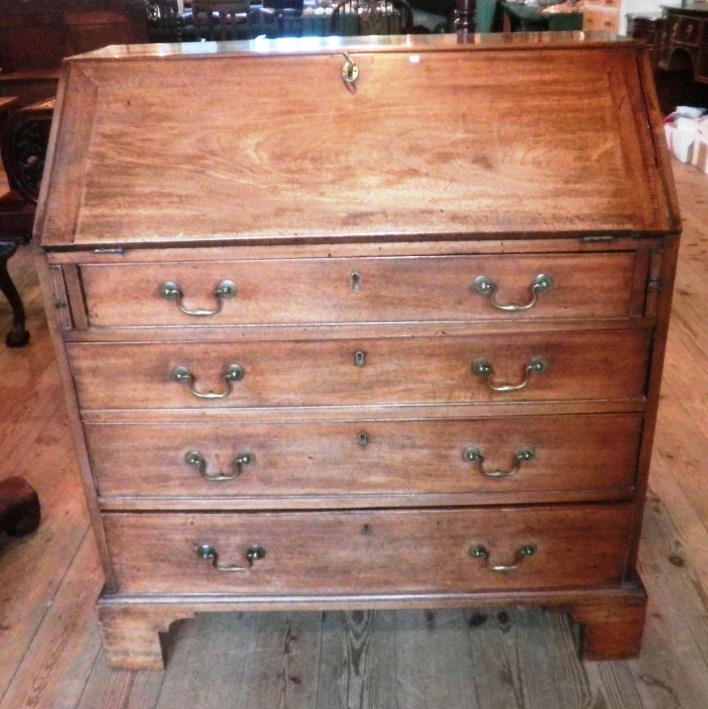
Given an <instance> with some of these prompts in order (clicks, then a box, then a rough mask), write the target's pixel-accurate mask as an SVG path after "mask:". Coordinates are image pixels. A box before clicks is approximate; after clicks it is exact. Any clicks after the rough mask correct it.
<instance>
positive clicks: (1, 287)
mask: <svg viewBox="0 0 708 709" xmlns="http://www.w3.org/2000/svg"><path fill="white" fill-rule="evenodd" d="M17 246H18V243H17V242H16V241H0V291H2V294H3V295H4V296H5V297H6V298H7V300H8V302H9V303H10V307H11V308H12V329H11V330H10V332H8V333H7V336H6V337H5V344H6V345H7V346H8V347H24V346H25V345H26V344H27V343H28V342H29V339H30V334H29V332H27V330H26V329H25V309H24V306H23V305H22V299H21V298H20V294H19V293H18V292H17V288H15V284H14V283H13V282H12V279H11V278H10V274H9V272H8V270H7V262H8V261H9V260H10V257H11V256H12V255H13V254H14V253H15V251H17Z"/></svg>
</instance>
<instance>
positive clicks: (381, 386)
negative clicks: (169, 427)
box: [67, 330, 649, 409]
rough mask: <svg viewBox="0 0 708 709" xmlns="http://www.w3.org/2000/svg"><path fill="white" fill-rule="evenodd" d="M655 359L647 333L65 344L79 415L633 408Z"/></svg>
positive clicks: (642, 391) (638, 331)
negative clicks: (592, 404) (573, 403)
mask: <svg viewBox="0 0 708 709" xmlns="http://www.w3.org/2000/svg"><path fill="white" fill-rule="evenodd" d="M648 349H649V334H648V333H647V332H646V331H643V330H628V331H623V330H620V331H614V330H613V331H600V332H580V333H560V334H559V333H552V332H549V333H534V334H528V335H523V336H521V335H487V336H479V337H439V338H434V337H421V338H401V337H394V338H388V339H385V340H384V339H378V340H364V339H362V340H356V341H354V340H327V341H302V342H241V343H206V344H196V343H184V342H182V343H180V342H171V343H154V344H153V343H135V344H112V343H111V344H107V343H72V344H69V345H68V346H67V350H68V352H69V356H70V361H71V366H72V371H73V374H74V379H75V383H76V389H77V392H78V398H79V403H80V406H81V407H83V408H84V409H121V408H128V409H131V408H138V409H151V408H158V409H159V408H173V407H174V408H225V407H268V406H269V407H280V406H336V405H349V404H352V405H376V404H401V403H435V404H442V403H465V402H472V403H477V402H489V401H550V400H558V399H565V400H573V399H585V400H588V399H590V400H594V399H600V400H627V399H632V400H634V399H641V398H642V397H643V396H644V386H645V370H646V364H647V358H648ZM539 369H541V370H545V371H542V372H540V373H538V372H537V370H539ZM525 382H527V384H526V385H525V386H524V387H523V388H520V389H516V390H512V391H503V392H499V391H495V390H493V389H492V388H491V387H497V388H499V387H503V386H512V387H521V386H522V385H523V384H524V383H525ZM198 395H202V396H201V397H200V396H198ZM204 395H216V396H221V397H222V398H210V399H205V398H202V397H203V396H204Z"/></svg>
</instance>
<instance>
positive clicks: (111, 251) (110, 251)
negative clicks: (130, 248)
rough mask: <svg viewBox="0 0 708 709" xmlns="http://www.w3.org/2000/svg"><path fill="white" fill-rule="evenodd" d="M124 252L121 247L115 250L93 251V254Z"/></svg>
mask: <svg viewBox="0 0 708 709" xmlns="http://www.w3.org/2000/svg"><path fill="white" fill-rule="evenodd" d="M124 251H125V249H123V247H121V246H117V247H116V248H113V249H94V250H93V253H95V254H122V253H123V252H124Z"/></svg>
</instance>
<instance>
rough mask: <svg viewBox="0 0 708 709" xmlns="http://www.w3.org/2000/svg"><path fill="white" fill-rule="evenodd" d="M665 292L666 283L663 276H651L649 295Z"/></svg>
mask: <svg viewBox="0 0 708 709" xmlns="http://www.w3.org/2000/svg"><path fill="white" fill-rule="evenodd" d="M663 290H664V283H663V281H662V280H661V276H650V277H649V280H648V281H647V293H661V291H663Z"/></svg>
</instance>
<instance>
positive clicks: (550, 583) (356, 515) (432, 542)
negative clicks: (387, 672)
mask: <svg viewBox="0 0 708 709" xmlns="http://www.w3.org/2000/svg"><path fill="white" fill-rule="evenodd" d="M631 512H632V508H631V506H630V505H626V504H606V505H599V504H597V505H572V506H553V507H551V506H546V507H513V508H512V507H507V508H485V509H479V508H454V509H427V510H418V509H409V510H380V511H344V512H343V511H338V512H270V513H265V512H252V513H251V512H239V513H206V514H192V513H169V514H168V513H164V514H161V513H123V512H113V513H106V514H104V516H103V519H104V525H105V530H106V535H107V539H108V545H109V548H110V549H111V556H112V563H113V571H114V574H115V579H116V584H117V589H116V590H117V591H119V592H121V593H236V594H250V593H269V594H284V595H288V594H308V593H317V594H330V593H331V594H343V593H346V594H359V593H360V594H366V593H396V592H429V593H436V592H440V593H444V592H462V591H477V590H479V591H483V590H495V589H544V588H552V587H553V588H559V587H560V588H575V587H588V586H601V585H607V584H616V583H619V582H620V581H621V580H622V577H623V574H624V569H625V563H626V557H627V543H628V537H629V532H630V526H631V517H632V515H631ZM200 548H201V551H202V554H201V555H200V553H199V550H200ZM210 550H213V551H212V552H210ZM250 550H253V551H252V553H251V554H250V555H251V556H252V557H253V558H252V559H251V560H249V559H248V558H247V557H248V556H249V551H250ZM219 567H221V568H219ZM230 567H237V568H238V569H240V570H235V569H233V568H232V569H231V570H229V568H230Z"/></svg>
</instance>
